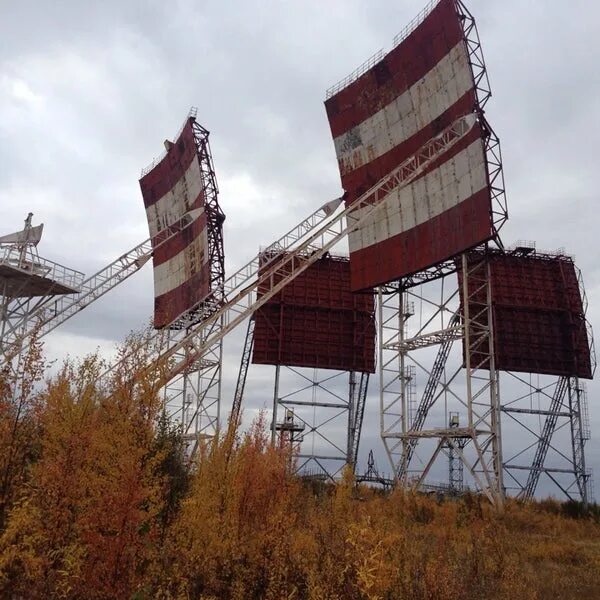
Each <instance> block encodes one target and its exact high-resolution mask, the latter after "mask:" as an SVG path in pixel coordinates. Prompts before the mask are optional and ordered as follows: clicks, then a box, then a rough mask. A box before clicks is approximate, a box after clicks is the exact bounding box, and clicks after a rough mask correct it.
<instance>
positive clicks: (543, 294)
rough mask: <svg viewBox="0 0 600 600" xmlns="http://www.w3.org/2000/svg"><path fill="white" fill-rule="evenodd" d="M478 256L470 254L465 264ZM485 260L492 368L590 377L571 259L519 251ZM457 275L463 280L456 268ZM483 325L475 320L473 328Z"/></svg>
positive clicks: (492, 254)
mask: <svg viewBox="0 0 600 600" xmlns="http://www.w3.org/2000/svg"><path fill="white" fill-rule="evenodd" d="M481 256H482V255H481V253H477V252H474V253H471V259H470V260H480V259H481ZM488 260H489V263H490V272H491V290H492V307H493V308H492V312H493V318H494V331H495V349H494V355H495V359H496V368H498V369H500V370H502V371H515V372H522V373H540V374H546V375H560V376H578V377H583V378H586V379H591V377H592V358H591V354H590V340H589V339H588V334H587V328H586V319H585V312H584V303H583V302H582V295H581V290H580V285H579V280H578V275H577V270H576V267H575V264H574V263H573V260H572V259H571V258H569V257H568V256H564V255H556V256H555V255H549V254H540V253H531V254H527V255H524V254H521V253H518V252H512V253H508V254H503V253H496V252H489V257H488ZM458 277H459V281H462V274H461V270H460V269H459V271H458ZM481 300H482V301H483V298H482V299H481ZM476 304H477V294H476V293H475V294H474V295H473V303H472V306H471V307H470V311H471V313H472V314H477V308H476ZM486 325H487V323H485V322H483V321H482V320H481V318H479V319H475V326H476V327H481V326H486Z"/></svg>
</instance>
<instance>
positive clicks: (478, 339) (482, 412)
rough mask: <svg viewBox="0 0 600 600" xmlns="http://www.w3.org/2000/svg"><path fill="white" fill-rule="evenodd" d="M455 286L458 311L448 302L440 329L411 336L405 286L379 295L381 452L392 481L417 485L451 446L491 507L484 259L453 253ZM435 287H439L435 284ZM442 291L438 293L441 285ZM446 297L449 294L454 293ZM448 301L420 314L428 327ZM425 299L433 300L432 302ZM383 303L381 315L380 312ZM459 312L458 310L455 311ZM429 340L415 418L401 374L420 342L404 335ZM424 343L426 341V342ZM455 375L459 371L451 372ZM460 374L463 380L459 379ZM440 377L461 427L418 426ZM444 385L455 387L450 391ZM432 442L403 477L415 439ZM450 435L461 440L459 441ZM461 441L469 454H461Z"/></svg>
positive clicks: (497, 490)
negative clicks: (456, 344)
mask: <svg viewBox="0 0 600 600" xmlns="http://www.w3.org/2000/svg"><path fill="white" fill-rule="evenodd" d="M460 260H461V263H462V268H461V280H462V281H461V286H460V288H459V294H460V304H461V306H462V311H461V312H459V311H458V309H457V308H456V309H455V310H454V312H453V313H452V314H453V316H452V317H451V319H450V322H449V323H447V324H445V325H444V327H443V328H442V329H439V328H438V329H435V330H434V331H432V332H427V331H424V327H421V328H420V329H419V332H418V335H417V336H413V337H412V338H406V334H405V327H406V320H407V315H408V314H409V312H410V311H406V310H404V309H403V307H404V304H405V295H406V292H404V291H401V292H399V293H398V295H397V296H398V297H397V298H396V299H395V300H394V299H390V298H389V297H388V298H384V296H383V294H382V293H380V295H379V300H380V313H379V314H380V318H379V327H380V330H379V341H380V369H381V371H380V377H381V398H380V404H381V411H382V412H381V427H382V428H381V436H382V439H383V442H384V445H385V447H386V450H387V452H388V457H389V458H390V461H391V463H392V466H393V468H394V472H395V473H396V476H397V477H398V479H399V480H400V481H401V482H402V483H403V484H404V485H411V486H412V487H417V488H418V487H420V486H422V485H424V484H425V479H426V477H427V476H428V474H429V472H430V470H431V468H432V465H433V464H434V462H435V461H436V459H437V457H438V456H439V455H440V453H446V454H447V453H448V452H449V450H451V451H452V459H453V460H454V461H456V460H461V461H462V463H463V465H464V467H466V469H467V471H468V472H469V473H470V475H471V477H472V478H473V480H474V481H475V484H476V486H477V487H478V488H479V489H480V490H481V491H482V492H483V493H484V494H486V495H487V497H488V498H489V499H490V501H491V502H492V503H493V504H494V505H495V506H496V507H497V508H499V509H501V508H502V506H503V501H504V486H503V481H502V450H501V437H500V419H499V408H500V407H499V398H498V373H497V371H496V369H495V363H494V355H493V352H492V350H491V349H492V348H493V347H494V338H493V336H494V331H493V319H492V318H491V300H492V298H491V286H490V274H489V263H488V261H487V259H486V257H485V255H484V256H483V258H478V257H477V256H475V255H474V256H471V257H470V256H469V255H468V254H463V255H462V257H461V259H460ZM442 290H443V287H442ZM442 295H443V291H442ZM449 298H450V299H451V298H454V299H455V301H456V300H457V295H456V293H455V292H454V293H451V294H450V296H449ZM448 302H449V299H448V298H447V299H445V300H444V299H442V300H441V303H440V304H439V305H438V306H435V305H433V306H434V309H435V310H434V315H433V316H432V317H431V318H430V319H428V320H427V323H426V327H427V326H431V324H432V323H433V319H434V317H436V315H437V317H438V318H441V319H442V321H443V314H444V313H445V312H446V311H448V310H449V306H448ZM432 304H433V303H432ZM386 309H387V314H386ZM459 315H460V316H459ZM461 338H462V339H463V344H464V356H463V362H462V364H461V365H460V366H459V367H458V368H457V369H456V370H455V371H453V372H452V373H451V374H450V377H449V378H445V371H446V363H447V359H448V356H449V352H450V348H451V346H452V342H453V341H455V340H456V339H461ZM407 339H408V340H419V341H420V340H426V341H428V342H429V341H430V340H432V341H433V340H435V341H437V343H438V346H439V349H438V352H437V354H436V358H435V360H434V363H433V367H432V368H431V371H428V370H427V372H428V373H429V379H428V383H427V386H426V388H425V392H424V394H423V397H422V399H421V402H420V405H419V408H418V409H417V413H416V415H415V418H414V419H413V420H412V422H411V420H410V418H409V410H408V401H407V396H408V394H407V385H408V381H407V380H406V377H404V375H403V374H404V373H405V371H406V365H407V362H408V361H411V362H414V364H417V365H419V366H420V364H419V362H418V361H417V360H416V359H415V358H413V356H412V353H413V352H414V351H415V350H419V349H420V348H422V347H424V346H425V344H421V343H406V341H405V340H407ZM426 345H430V344H429V343H428V344H426ZM459 375H461V377H459ZM462 376H464V380H463V381H464V383H460V384H459V380H462ZM443 377H444V378H445V383H444V386H443V388H442V391H441V392H440V394H441V393H444V392H446V393H451V394H452V395H453V396H454V398H455V399H456V401H458V402H459V403H460V405H462V406H463V407H464V409H466V413H467V423H466V425H465V426H464V427H460V428H459V427H450V428H433V429H432V428H429V429H424V427H423V425H424V424H425V421H426V419H427V416H428V413H429V410H430V409H431V407H432V405H433V404H434V402H435V400H436V398H437V397H439V395H438V396H437V397H436V396H435V392H436V390H437V388H438V386H439V383H440V382H441V381H442V378H443ZM451 385H453V386H454V387H455V390H454V391H452V389H451ZM425 439H430V440H438V443H437V444H436V447H435V450H434V452H433V454H432V455H431V457H430V458H429V460H428V461H427V462H426V464H425V467H424V468H423V469H422V470H421V471H420V473H419V475H418V476H417V478H416V480H414V481H412V482H409V481H408V477H407V474H408V465H409V463H410V459H411V457H412V455H413V453H414V449H415V447H416V444H417V442H418V440H425ZM458 440H461V441H460V443H459V442H458ZM467 443H468V445H469V448H470V454H471V455H472V458H469V457H467V455H466V446H467Z"/></svg>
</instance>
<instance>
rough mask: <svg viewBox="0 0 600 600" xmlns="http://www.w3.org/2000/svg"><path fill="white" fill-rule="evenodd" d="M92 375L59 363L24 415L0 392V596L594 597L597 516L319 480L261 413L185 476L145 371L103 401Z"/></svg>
mask: <svg viewBox="0 0 600 600" xmlns="http://www.w3.org/2000/svg"><path fill="white" fill-rule="evenodd" d="M136 343H137V344H139V346H138V348H139V352H140V353H143V351H144V350H143V339H141V338H136V339H134V340H133V341H132V344H134V345H135V344H136ZM132 360H133V361H134V362H135V361H138V364H140V365H141V364H144V356H142V355H140V356H138V357H137V358H135V359H132ZM102 369H103V365H102V363H101V362H100V361H99V360H98V359H97V358H94V357H92V358H88V359H86V360H84V361H83V362H82V363H80V364H77V365H76V364H73V363H68V364H66V365H65V366H64V367H63V369H62V371H61V372H60V373H59V375H58V376H56V377H55V378H54V379H53V380H51V381H48V382H47V384H46V385H45V386H44V387H43V389H41V390H39V391H38V392H36V393H33V392H32V389H33V388H32V387H31V386H30V387H29V388H28V389H27V390H26V392H27V407H28V408H27V410H25V411H24V413H22V414H20V416H19V419H17V420H15V416H16V414H17V412H18V411H16V409H15V407H16V406H17V405H16V404H15V401H14V398H13V397H12V396H11V394H10V393H9V392H10V386H9V388H6V387H5V388H4V390H5V391H4V395H3V396H2V395H0V448H1V449H2V450H3V452H7V453H9V454H10V457H11V458H10V460H8V458H7V456H4V457H3V459H2V460H3V462H2V463H0V467H2V469H3V470H2V475H3V476H4V479H3V481H4V487H3V488H1V489H2V491H3V495H2V497H1V498H0V501H1V502H2V505H1V506H2V507H3V508H2V510H3V511H4V515H5V516H4V517H3V520H2V521H1V527H0V597H2V598H14V599H21V598H28V599H29V598H31V599H33V600H35V599H38V598H39V599H42V598H65V599H73V600H75V599H84V598H85V599H105V598H106V599H108V598H119V599H120V598H124V599H130V600H143V599H163V600H167V599H168V600H174V599H186V600H189V599H201V598H204V599H221V598H225V599H232V600H233V599H259V598H266V599H272V600H279V599H290V600H291V599H293V600H301V599H307V600H334V599H339V600H342V599H344V600H346V599H368V600H395V599H398V600H402V599H406V600H408V599H411V600H412V599H416V600H419V599H423V600H425V599H427V600H446V599H447V598H467V597H468V598H470V599H474V600H477V599H482V600H483V599H498V600H500V599H506V600H508V599H511V600H513V599H531V600H533V599H540V600H543V599H545V598H550V597H551V598H553V600H560V599H569V598H582V597H583V598H600V578H599V577H598V573H600V525H599V523H598V521H597V520H595V519H594V518H592V517H589V518H578V519H574V518H567V517H566V516H564V515H562V514H561V506H560V504H558V503H556V502H554V501H544V502H542V503H532V504H529V505H524V504H521V503H518V502H516V501H509V502H508V503H507V507H506V511H505V513H504V514H503V515H498V514H496V513H494V511H493V510H492V507H491V506H490V505H488V504H487V503H486V502H485V501H483V500H482V499H481V498H479V497H477V496H467V497H466V498H464V499H462V500H446V501H439V500H436V499H434V498H429V497H426V496H422V495H418V494H412V493H405V492H403V491H402V490H395V491H394V492H392V493H390V494H387V495H384V494H382V493H380V492H378V491H377V490H373V489H370V488H367V487H364V486H357V485H356V484H355V482H354V480H353V477H352V474H351V472H349V471H346V472H345V473H344V476H343V478H342V480H341V481H340V482H339V483H338V484H336V485H331V486H324V487H321V488H317V487H313V486H311V485H309V484H307V483H306V482H302V481H301V480H300V479H298V478H296V477H295V476H294V475H293V456H291V455H290V453H289V452H288V451H287V450H286V449H285V448H273V447H272V446H271V445H270V443H269V436H268V432H267V431H266V425H265V419H264V416H262V415H261V416H260V417H259V418H258V419H257V421H256V422H255V423H254V425H253V426H252V428H251V429H250V431H248V432H246V433H240V432H239V431H238V429H237V427H236V426H235V424H233V425H232V426H231V427H230V428H229V429H228V430H227V431H225V432H223V434H222V435H221V436H219V437H218V438H217V439H214V440H212V442H210V443H207V444H205V445H204V446H201V448H200V450H199V452H198V455H197V456H196V458H195V461H194V463H193V464H192V465H190V466H187V465H186V464H185V461H184V458H183V454H182V448H183V443H182V438H181V436H180V435H179V433H178V432H177V431H176V430H174V429H173V428H172V427H170V426H169V425H168V424H167V423H166V421H165V419H164V418H163V416H162V413H161V407H160V402H159V398H158V395H157V390H156V389H155V386H154V384H153V381H154V380H153V379H152V378H151V377H150V375H149V374H147V373H145V374H140V373H143V371H140V370H139V369H137V368H136V366H135V364H129V365H128V367H127V369H129V371H127V370H125V371H122V372H120V373H119V374H117V375H116V376H115V378H114V380H113V381H112V383H111V386H112V387H111V388H110V393H107V390H106V389H105V388H102V389H101V388H99V387H98V386H97V384H96V382H97V375H98V373H99V372H100V371H101V370H102ZM131 373H138V375H137V376H136V377H133V378H132V377H131ZM7 390H8V391H7ZM0 392H2V388H1V386H0ZM21 404H23V403H21ZM15 423H16V424H17V425H18V426H15Z"/></svg>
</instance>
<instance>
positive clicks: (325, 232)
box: [105, 115, 475, 385]
mask: <svg viewBox="0 0 600 600" xmlns="http://www.w3.org/2000/svg"><path fill="white" fill-rule="evenodd" d="M474 123H475V118H474V117H473V115H468V116H466V117H462V118H460V119H458V120H457V121H456V122H455V123H453V124H452V125H451V126H450V127H448V128H447V129H445V130H444V131H442V132H441V133H440V134H439V135H438V136H437V137H436V138H434V139H432V140H430V141H429V142H427V144H425V145H424V146H423V147H422V148H421V149H420V150H419V151H418V152H417V153H416V154H415V155H413V156H412V157H410V158H409V159H407V160H406V161H405V162H404V163H402V164H401V165H400V166H399V167H398V168H397V169H395V170H394V171H392V172H391V173H390V174H389V175H388V176H387V177H385V178H384V179H382V180H381V181H379V182H378V183H377V184H376V185H375V186H373V187H372V188H371V189H370V190H368V191H367V192H366V193H365V194H363V196H361V197H360V198H358V199H357V200H356V201H355V202H354V203H353V204H352V205H351V206H347V207H345V208H344V209H343V210H341V211H340V210H338V211H337V212H334V213H332V210H335V205H332V204H331V203H328V204H327V205H325V206H324V207H322V209H320V210H319V211H317V212H316V213H313V215H311V217H309V219H308V220H307V221H303V222H302V223H301V224H300V225H299V226H298V227H296V228H294V229H293V230H292V231H291V232H289V233H288V234H286V236H284V237H283V238H282V239H281V240H279V241H278V242H275V244H273V245H271V246H270V247H269V249H268V250H269V251H270V252H272V253H273V255H274V256H273V259H272V260H271V261H270V262H269V263H267V265H266V266H265V263H264V260H261V257H262V256H263V255H264V252H263V253H261V254H259V255H257V256H256V257H255V258H254V259H253V260H252V261H250V262H249V263H248V264H247V265H245V266H244V267H242V269H240V270H239V271H238V272H236V273H235V274H234V275H233V276H231V277H230V278H229V279H228V280H226V281H225V282H224V284H223V286H222V287H221V289H219V290H215V291H213V292H212V294H211V297H210V299H207V300H206V303H207V304H208V300H210V302H211V303H216V306H217V308H216V310H215V311H214V312H212V314H210V315H208V316H207V318H205V319H203V320H202V321H200V322H199V323H196V324H193V325H192V326H191V328H190V329H187V330H184V332H182V333H181V335H175V336H173V338H170V339H169V340H167V344H166V345H163V347H162V348H158V349H157V350H156V351H155V352H154V354H153V356H152V357H151V359H150V363H149V364H148V367H147V368H148V369H150V370H152V371H153V372H154V373H156V372H158V375H157V377H158V381H157V384H160V383H161V382H162V383H163V385H164V384H166V383H167V382H168V381H170V380H171V379H173V378H174V377H176V376H177V375H178V374H179V373H181V372H182V371H183V370H185V368H186V365H187V364H188V362H189V361H190V360H196V359H201V358H202V357H203V356H204V355H205V354H206V353H207V352H208V350H209V349H210V348H212V347H214V346H215V345H216V344H217V342H219V341H221V340H222V339H223V338H224V337H225V336H226V335H227V334H228V333H229V332H230V331H232V330H233V329H234V328H235V327H237V326H238V325H239V324H240V323H241V322H242V321H244V320H245V319H247V318H248V317H250V316H251V315H252V314H253V313H254V312H255V311H256V310H258V309H259V308H260V307H261V306H262V305H264V304H265V303H266V302H268V301H269V299H270V298H272V297H273V296H274V295H275V294H277V293H278V292H279V291H281V290H282V289H283V288H284V287H285V286H286V285H287V284H288V283H289V282H290V281H292V280H293V279H294V278H295V277H297V276H298V275H300V274H301V273H302V272H304V271H305V270H306V269H308V268H309V267H310V266H311V265H312V264H314V263H315V262H316V261H317V260H319V259H320V258H321V257H322V256H323V255H325V253H327V252H328V251H329V250H330V249H331V248H332V247H333V246H335V245H336V244H337V243H339V242H340V241H342V240H343V239H344V238H345V236H346V235H347V234H348V233H350V232H352V231H355V230H356V229H358V228H360V227H361V226H362V225H363V223H365V222H366V221H367V220H368V219H371V218H372V217H373V215H374V213H375V212H376V211H377V210H379V208H380V207H381V204H382V202H381V200H382V199H383V198H385V197H386V196H387V195H388V194H389V192H390V190H392V189H396V188H399V187H400V188H401V187H404V186H406V185H409V184H410V183H411V182H412V181H413V180H415V179H416V178H418V177H419V176H420V175H421V174H422V173H423V172H424V171H425V169H426V168H427V167H428V166H429V165H430V164H431V163H432V162H433V161H435V160H436V158H437V157H439V156H440V155H441V154H443V153H445V152H447V151H448V150H449V148H451V147H453V146H454V145H455V144H456V143H458V142H459V141H460V140H461V139H463V138H464V136H465V135H466V134H468V132H469V131H470V130H471V128H472V127H473V125H474ZM359 208H360V209H362V210H361V213H362V216H361V217H360V218H356V216H352V214H351V213H354V211H355V210H356V209H359ZM307 225H308V226H307ZM315 225H316V226H315ZM299 230H300V232H299ZM298 233H301V234H302V235H301V236H300V235H298ZM275 254H277V255H278V256H277V257H276V256H275ZM259 287H260V290H261V295H260V297H257V292H258V290H259ZM216 321H219V322H222V323H223V326H222V327H220V328H218V330H215V331H214V332H213V330H212V328H213V326H214V324H215V322H216ZM153 347H154V346H153ZM188 347H189V349H190V351H189V353H188V355H187V357H186V358H180V357H179V356H178V355H177V353H178V352H179V351H180V349H181V348H188ZM126 359H127V356H124V357H123V358H122V360H126ZM160 365H166V368H164V369H157V367H158V366H160ZM116 366H117V365H114V366H113V368H115V367H116ZM108 375H109V373H105V377H108Z"/></svg>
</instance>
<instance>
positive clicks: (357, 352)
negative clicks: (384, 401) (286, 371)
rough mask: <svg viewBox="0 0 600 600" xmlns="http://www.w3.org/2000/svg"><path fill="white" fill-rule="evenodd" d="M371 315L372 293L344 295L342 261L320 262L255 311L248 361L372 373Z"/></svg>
mask: <svg viewBox="0 0 600 600" xmlns="http://www.w3.org/2000/svg"><path fill="white" fill-rule="evenodd" d="M282 276H283V274H282ZM258 295H259V297H260V295H261V290H260V289H259V292H258ZM374 312H375V305H374V299H373V294H372V292H370V291H369V292H366V293H352V292H351V291H350V264H349V262H348V259H345V258H342V257H324V258H322V259H320V260H318V261H317V262H316V263H315V264H314V265H312V266H311V267H309V268H308V269H307V270H306V271H305V272H304V273H302V274H301V275H299V276H298V277H297V278H296V279H294V280H293V281H292V282H291V283H290V284H289V285H287V286H286V287H285V288H283V290H282V291H281V292H279V293H278V294H277V295H276V296H274V297H273V298H272V299H271V300H269V301H268V302H267V303H266V304H265V305H264V306H263V307H262V308H260V309H259V310H258V311H257V313H256V323H255V330H254V349H253V354H252V362H253V363H258V364H272V365H287V366H296V367H314V368H324V369H338V370H344V371H360V372H370V373H373V372H374V371H375V317H374Z"/></svg>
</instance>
